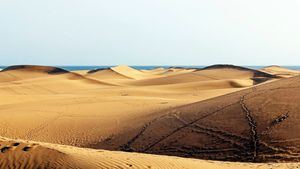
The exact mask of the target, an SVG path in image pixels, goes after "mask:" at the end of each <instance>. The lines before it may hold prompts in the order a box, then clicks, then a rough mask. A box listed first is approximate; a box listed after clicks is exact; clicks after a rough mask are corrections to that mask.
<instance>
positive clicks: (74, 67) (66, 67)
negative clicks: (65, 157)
mask: <svg viewBox="0 0 300 169" xmlns="http://www.w3.org/2000/svg"><path fill="white" fill-rule="evenodd" d="M6 67H7V66H0V69H4V68H6ZM56 67H60V68H63V69H65V70H69V71H74V70H93V69H105V68H109V67H113V66H56ZM131 67H133V68H135V69H143V70H150V69H154V68H158V67H163V68H169V67H183V68H198V69H201V68H204V67H207V66H131ZM243 67H248V68H251V69H261V68H263V67H266V66H243ZM282 67H285V68H288V69H292V70H300V66H282Z"/></svg>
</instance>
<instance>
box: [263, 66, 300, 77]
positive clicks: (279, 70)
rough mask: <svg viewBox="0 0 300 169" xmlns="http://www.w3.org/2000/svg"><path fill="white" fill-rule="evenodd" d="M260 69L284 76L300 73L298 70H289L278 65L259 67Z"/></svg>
mask: <svg viewBox="0 0 300 169" xmlns="http://www.w3.org/2000/svg"><path fill="white" fill-rule="evenodd" d="M261 71H263V72H266V73H269V74H272V75H276V76H279V77H285V78H287V77H293V76H297V75H300V71H296V70H290V69H287V68H284V67H280V66H268V67H265V68H263V69H261Z"/></svg>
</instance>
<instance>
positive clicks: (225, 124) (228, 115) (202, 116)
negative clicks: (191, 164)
mask: <svg viewBox="0 0 300 169" xmlns="http://www.w3.org/2000/svg"><path fill="white" fill-rule="evenodd" d="M299 84H300V77H299V76H298V77H294V78H290V79H283V80H279V81H276V82H272V83H268V84H263V85H259V86H257V87H252V88H250V89H247V90H243V91H240V92H235V93H232V94H228V95H224V96H221V97H218V98H214V99H209V100H207V101H202V102H197V103H193V104H190V105H186V106H182V107H179V108H175V109H171V110H169V111H166V112H164V113H163V115H162V116H158V117H157V118H155V119H153V120H151V121H149V122H148V123H147V124H145V125H144V126H143V127H142V128H140V129H139V130H137V131H135V132H132V133H131V132H128V133H127V134H126V133H124V135H120V136H121V137H122V138H124V137H130V138H131V139H129V141H128V142H127V143H124V144H123V146H121V147H123V148H121V149H123V150H128V151H138V152H145V153H153V154H168V155H178V156H183V157H194V158H201V159H214V160H229V161H256V162H272V161H273V162H274V161H293V162H298V161H299V160H300V150H299V147H298V145H299V137H300V136H299V132H298V131H299V130H300V128H299V125H298V124H299V119H300V118H299V114H298V112H299V103H298V102H295V101H296V100H300V92H299V91H300V90H298V88H299ZM111 142H113V141H112V140H111ZM116 148H117V147H116Z"/></svg>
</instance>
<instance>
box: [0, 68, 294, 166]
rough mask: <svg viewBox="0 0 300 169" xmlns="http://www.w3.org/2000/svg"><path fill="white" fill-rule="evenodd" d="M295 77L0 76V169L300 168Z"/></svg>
mask: <svg viewBox="0 0 300 169" xmlns="http://www.w3.org/2000/svg"><path fill="white" fill-rule="evenodd" d="M283 74H284V75H283ZM287 74H288V75H287ZM297 75H298V72H297V71H291V70H287V69H283V68H279V67H268V68H264V69H262V70H253V69H248V68H243V67H238V66H232V65H214V66H210V67H207V68H204V69H187V68H179V67H171V68H155V69H152V70H137V69H134V68H131V67H129V66H117V67H112V68H108V69H98V70H83V71H67V70H64V69H61V68H57V67H50V66H34V65H20V66H11V67H7V68H5V69H3V70H2V71H0V95H1V97H0V109H1V111H0V115H1V121H0V136H1V139H0V140H1V141H0V142H1V143H0V144H1V145H0V150H1V153H0V168H1V167H2V168H3V167H4V166H10V168H14V166H15V167H23V168H35V166H36V165H39V166H40V168H58V167H61V166H64V168H232V167H233V168H241V169H244V168H253V167H257V165H256V164H248V163H225V162H215V161H206V160H225V161H240V162H241V161H243V162H297V161H298V160H299V157H298V154H299V153H300V152H299V150H298V144H299V143H298V138H299V136H298V133H297V131H298V130H299V129H300V128H299V127H298V126H299V125H298V121H297V120H298V119H299V117H298V115H297V111H298V107H299V106H298V103H297V100H299V99H300V98H298V97H299V96H300V93H299V92H298V87H297V84H298V83H300V81H299V76H297ZM290 77H291V78H290ZM287 78H288V79H287ZM67 145H68V146H67ZM89 148H90V149H89ZM103 149H106V150H103ZM107 150H114V151H113V152H111V151H107ZM115 151H116V152H115ZM120 151H130V152H120ZM132 151H133V152H136V153H133V152H132ZM140 153H146V154H140ZM153 154H155V155H153ZM156 155H172V156H181V157H192V158H197V159H202V160H196V159H187V158H179V157H169V156H156ZM297 165H298V164H297V163H294V164H289V165H285V164H279V163H278V164H270V165H269V164H266V165H262V166H261V168H268V166H278V167H282V168H284V167H294V166H297Z"/></svg>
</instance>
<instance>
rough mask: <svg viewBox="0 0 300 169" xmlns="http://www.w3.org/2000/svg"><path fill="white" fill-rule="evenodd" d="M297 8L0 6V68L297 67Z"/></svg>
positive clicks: (124, 1) (96, 3) (228, 2)
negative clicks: (34, 65) (124, 65)
mask: <svg viewBox="0 0 300 169" xmlns="http://www.w3.org/2000/svg"><path fill="white" fill-rule="evenodd" d="M299 9H300V1H299V0H286V1H282V0H251V1H250V0H248V1H242V0H51V1H48V0H26V1H21V0H0V65H13V64H42V65H118V64H127V65H210V64H217V63H227V64H237V65H271V64H278V65H300V62H299V61H300V19H299V18H300V10H299Z"/></svg>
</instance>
